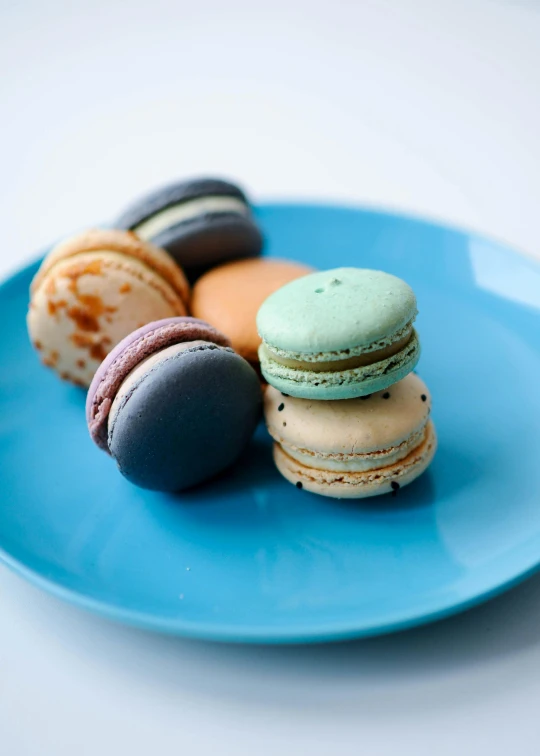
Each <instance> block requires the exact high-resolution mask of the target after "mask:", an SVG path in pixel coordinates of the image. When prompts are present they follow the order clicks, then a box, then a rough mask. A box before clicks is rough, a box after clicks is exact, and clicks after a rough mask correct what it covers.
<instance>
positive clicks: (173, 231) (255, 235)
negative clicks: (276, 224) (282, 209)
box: [152, 213, 263, 271]
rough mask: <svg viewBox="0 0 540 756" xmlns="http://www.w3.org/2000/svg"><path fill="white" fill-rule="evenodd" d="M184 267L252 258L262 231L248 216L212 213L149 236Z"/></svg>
mask: <svg viewBox="0 0 540 756" xmlns="http://www.w3.org/2000/svg"><path fill="white" fill-rule="evenodd" d="M152 242H153V243H154V244H157V245H159V246H160V247H163V248H164V249H166V250H167V252H169V254H170V255H172V257H173V258H174V259H175V260H176V261H177V262H178V263H179V264H180V265H182V266H183V267H185V268H190V269H191V268H197V269H198V270H199V271H200V270H204V269H205V268H206V267H208V266H210V265H218V264H220V263H223V262H225V261H227V260H235V259H239V258H245V257H256V256H257V255H259V254H260V253H261V250H262V247H263V237H262V234H261V232H260V230H259V228H258V227H257V225H256V224H255V222H254V221H253V220H252V218H251V217H249V216H247V217H245V216H242V215H237V214H233V213H230V214H216V215H206V216H201V217H198V218H194V219H193V220H191V221H190V222H189V223H182V224H178V225H175V226H171V227H169V228H167V229H166V230H165V231H162V232H161V233H160V234H158V235H157V236H155V237H153V238H152Z"/></svg>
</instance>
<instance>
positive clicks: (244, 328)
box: [191, 257, 313, 365]
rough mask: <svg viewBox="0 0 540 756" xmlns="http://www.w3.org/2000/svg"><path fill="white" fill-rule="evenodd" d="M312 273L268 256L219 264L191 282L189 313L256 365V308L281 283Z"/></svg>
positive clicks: (257, 343)
mask: <svg viewBox="0 0 540 756" xmlns="http://www.w3.org/2000/svg"><path fill="white" fill-rule="evenodd" d="M312 272H313V268H310V267H309V266H307V265H303V264H302V263H298V262H292V261H290V260H281V259H278V258H270V257H257V258H253V259H249V260H236V261H234V262H230V263H226V264H225V265H220V266H219V267H217V268H213V269H212V270H210V271H209V272H208V273H206V274H205V275H204V276H202V277H201V278H200V279H199V280H198V281H197V283H196V284H195V287H194V289H193V296H192V302H191V311H192V314H193V315H194V316H195V317H197V318H201V319H203V320H205V321H206V322H207V323H210V324H211V325H213V326H214V327H216V328H219V330H220V331H222V332H223V333H225V334H226V335H227V336H228V337H229V339H230V340H231V343H232V346H233V348H234V349H235V350H236V351H237V352H238V353H239V354H240V355H242V357H244V358H245V359H246V360H248V362H251V363H252V364H255V365H257V364H258V362H259V359H258V355H257V350H258V348H259V345H260V343H261V339H260V338H259V334H258V333H257V325H256V322H255V319H256V316H257V311H258V310H259V307H260V306H261V305H262V303H263V302H264V300H265V299H266V298H267V297H268V296H270V294H273V293H274V292H275V291H277V290H278V289H280V288H281V287H282V286H284V285H285V284H287V283H289V282H290V281H294V280H295V279H296V278H300V277H301V276H305V275H307V274H308V273H312Z"/></svg>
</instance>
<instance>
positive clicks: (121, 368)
mask: <svg viewBox="0 0 540 756" xmlns="http://www.w3.org/2000/svg"><path fill="white" fill-rule="evenodd" d="M195 340H202V341H207V342H209V343H213V344H217V345H219V346H224V347H228V346H230V342H229V340H228V339H227V337H226V336H224V335H223V334H222V333H220V332H219V331H217V330H216V329H215V328H213V327H212V326H210V325H208V323H205V322H203V321H201V320H198V319H197V318H191V317H175V318H166V319H164V320H159V321H156V322H153V323H147V324H146V325H145V326H143V327H142V328H139V329H138V330H137V331H134V332H132V333H130V334H128V335H127V336H126V337H125V338H124V339H123V340H122V341H121V342H120V343H119V344H118V345H117V346H116V347H115V348H114V349H113V350H112V351H111V352H110V354H109V355H108V356H107V357H106V358H105V360H104V361H103V362H102V363H101V365H100V366H99V368H98V370H97V371H96V374H95V375H94V378H93V380H92V383H91V385H90V388H89V390H88V395H87V397H86V421H87V423H88V428H89V431H90V435H91V437H92V439H93V440H94V442H95V443H96V444H97V445H98V446H99V447H100V448H102V449H103V450H104V451H109V449H108V446H107V421H108V415H109V411H110V408H111V405H112V403H113V401H114V399H115V396H116V392H117V390H118V388H119V387H120V385H121V384H122V382H123V381H124V379H125V378H126V377H127V376H128V375H129V373H131V371H132V370H134V369H135V368H136V367H137V365H139V364H140V363H141V362H142V361H143V360H145V359H146V358H147V357H149V356H150V355H152V354H155V353H156V352H159V351H161V350H163V349H166V348H167V347H169V346H171V345H173V344H179V343H185V342H191V341H195Z"/></svg>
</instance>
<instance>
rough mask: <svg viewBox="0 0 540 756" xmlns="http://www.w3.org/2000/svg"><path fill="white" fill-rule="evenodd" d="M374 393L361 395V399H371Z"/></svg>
mask: <svg viewBox="0 0 540 756" xmlns="http://www.w3.org/2000/svg"><path fill="white" fill-rule="evenodd" d="M371 396H373V394H366V395H365V396H361V397H360V399H369V398H370V397H371Z"/></svg>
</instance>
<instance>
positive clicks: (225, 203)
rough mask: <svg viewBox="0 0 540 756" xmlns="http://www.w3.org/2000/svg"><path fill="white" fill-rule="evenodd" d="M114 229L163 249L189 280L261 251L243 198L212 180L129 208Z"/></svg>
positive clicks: (173, 188) (186, 184) (164, 191)
mask: <svg viewBox="0 0 540 756" xmlns="http://www.w3.org/2000/svg"><path fill="white" fill-rule="evenodd" d="M115 226H116V227H117V228H121V229H128V230H130V231H134V232H135V233H136V234H137V235H138V236H140V237H141V238H142V239H145V240H147V241H151V242H152V243H153V244H156V245H157V246H158V247H163V248H164V249H166V250H167V251H168V252H169V253H170V254H171V255H172V256H173V257H174V258H175V260H176V261H177V262H178V263H179V264H180V265H181V266H182V267H183V268H184V269H185V270H186V271H187V272H188V274H189V273H190V272H193V271H196V272H199V271H202V270H205V269H208V268H209V267H211V266H212V265H217V264H219V263H222V262H227V261H228V260H235V259H239V258H244V257H255V256H257V255H258V254H260V252H261V249H262V246H263V237H262V234H261V231H260V229H259V227H258V226H257V224H256V222H255V219H254V217H253V214H252V211H251V207H250V204H249V201H248V199H247V197H246V195H245V194H244V192H243V191H242V190H241V189H239V187H237V186H235V184H231V183H229V182H228V181H222V180H221V179H214V178H200V179H192V180H189V181H182V182H180V183H176V184H171V185H169V186H165V187H163V188H161V189H158V190H156V191H154V192H152V193H150V194H148V195H146V196H145V197H142V198H141V199H140V200H139V201H137V202H135V203H134V204H133V205H131V207H128V208H127V210H126V211H125V212H124V213H123V214H122V215H121V216H120V217H119V218H118V220H117V222H116V224H115Z"/></svg>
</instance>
